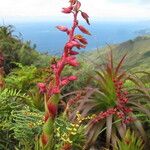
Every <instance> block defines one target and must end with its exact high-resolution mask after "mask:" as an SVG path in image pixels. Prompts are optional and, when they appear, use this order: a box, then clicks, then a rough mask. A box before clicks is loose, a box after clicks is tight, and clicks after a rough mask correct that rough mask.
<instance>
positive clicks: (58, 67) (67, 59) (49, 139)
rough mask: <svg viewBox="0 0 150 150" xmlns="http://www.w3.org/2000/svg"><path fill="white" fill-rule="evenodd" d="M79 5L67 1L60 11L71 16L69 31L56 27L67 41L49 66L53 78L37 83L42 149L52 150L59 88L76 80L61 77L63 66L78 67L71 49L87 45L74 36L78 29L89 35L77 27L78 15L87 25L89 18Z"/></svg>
mask: <svg viewBox="0 0 150 150" xmlns="http://www.w3.org/2000/svg"><path fill="white" fill-rule="evenodd" d="M80 7H81V3H80V2H79V1H78V0H69V6H68V7H65V8H63V9H62V12H63V13H65V14H73V25H72V27H71V28H70V29H69V28H67V27H65V26H57V29H58V30H60V31H62V32H65V33H66V34H67V35H68V41H67V43H66V44H65V46H64V51H63V54H62V56H61V58H60V59H59V60H58V61H56V62H54V63H53V64H52V65H51V69H52V71H53V76H52V78H51V80H50V82H49V83H39V84H38V87H39V89H40V92H41V93H43V94H44V104H45V116H44V125H43V133H42V135H41V138H40V143H41V146H42V148H43V149H52V147H53V134H54V132H53V131H54V125H53V124H54V121H55V118H56V115H57V109H58V103H59V101H60V93H61V88H62V87H64V86H66V85H67V84H69V83H70V82H71V81H74V80H77V77H76V76H67V77H62V76H61V73H62V71H63V69H64V67H65V66H67V65H69V66H73V67H77V66H79V62H78V61H77V59H76V55H77V54H78V52H77V51H75V50H73V48H77V49H81V48H85V47H86V45H87V44H88V42H87V40H86V39H85V38H84V37H83V36H82V35H75V29H76V28H78V29H79V30H80V31H81V32H82V33H84V34H87V35H91V34H90V32H89V31H88V30H87V29H86V28H85V27H83V26H82V25H79V22H78V19H77V17H78V14H79V13H80V14H81V16H82V17H83V18H84V19H85V21H86V22H87V23H88V24H90V23H89V16H88V15H87V14H86V13H85V12H83V11H81V10H80Z"/></svg>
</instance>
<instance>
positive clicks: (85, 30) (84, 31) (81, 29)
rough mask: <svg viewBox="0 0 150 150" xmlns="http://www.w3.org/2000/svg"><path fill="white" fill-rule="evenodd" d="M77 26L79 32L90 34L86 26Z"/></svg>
mask: <svg viewBox="0 0 150 150" xmlns="http://www.w3.org/2000/svg"><path fill="white" fill-rule="evenodd" d="M78 28H79V29H80V31H81V32H83V33H85V34H88V35H91V33H90V32H89V31H88V30H87V29H86V28H84V27H83V26H81V25H79V26H78Z"/></svg>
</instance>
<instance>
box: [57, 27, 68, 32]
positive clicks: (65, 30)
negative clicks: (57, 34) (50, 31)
mask: <svg viewBox="0 0 150 150" xmlns="http://www.w3.org/2000/svg"><path fill="white" fill-rule="evenodd" d="M56 28H57V29H58V30H60V31H63V32H67V31H68V28H67V27H64V26H56Z"/></svg>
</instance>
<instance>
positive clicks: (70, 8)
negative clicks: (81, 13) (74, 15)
mask: <svg viewBox="0 0 150 150" xmlns="http://www.w3.org/2000/svg"><path fill="white" fill-rule="evenodd" d="M72 9H73V7H72V6H69V7H67V8H63V10H62V12H63V13H65V14H69V13H71V11H72Z"/></svg>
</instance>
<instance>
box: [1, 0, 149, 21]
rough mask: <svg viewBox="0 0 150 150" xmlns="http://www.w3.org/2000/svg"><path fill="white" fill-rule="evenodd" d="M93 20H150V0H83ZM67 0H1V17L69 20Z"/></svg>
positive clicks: (85, 8) (5, 18)
mask: <svg viewBox="0 0 150 150" xmlns="http://www.w3.org/2000/svg"><path fill="white" fill-rule="evenodd" d="M80 1H81V2H82V9H83V10H84V11H85V12H88V14H89V16H90V17H91V18H92V19H93V20H109V19H114V20H150V0H80ZM67 3H68V0H0V20H7V19H8V20H9V19H15V20H20V21H22V20H26V21H27V20H32V21H33V20H38V19H39V20H40V19H46V18H49V19H51V20H67V17H65V16H64V15H63V14H62V13H61V8H62V7H65V6H67Z"/></svg>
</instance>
